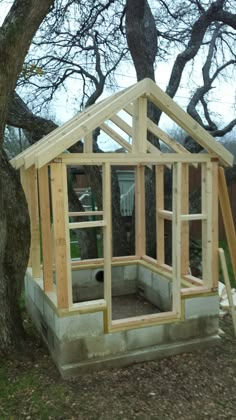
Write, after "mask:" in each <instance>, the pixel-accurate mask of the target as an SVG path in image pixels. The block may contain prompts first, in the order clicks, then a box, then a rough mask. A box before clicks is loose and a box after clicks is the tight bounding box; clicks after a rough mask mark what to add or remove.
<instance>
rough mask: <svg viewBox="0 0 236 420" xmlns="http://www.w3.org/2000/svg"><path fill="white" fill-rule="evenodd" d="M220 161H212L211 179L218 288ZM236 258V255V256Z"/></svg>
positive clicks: (214, 276)
mask: <svg viewBox="0 0 236 420" xmlns="http://www.w3.org/2000/svg"><path fill="white" fill-rule="evenodd" d="M218 168H219V167H218V162H217V161H213V162H212V168H211V179H212V197H211V211H212V219H211V220H212V226H211V235H212V260H211V261H212V265H211V271H212V287H213V288H218V281H219V254H218V246H219V190H218ZM235 258H236V257H235Z"/></svg>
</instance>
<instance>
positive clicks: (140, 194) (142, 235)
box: [135, 166, 146, 258]
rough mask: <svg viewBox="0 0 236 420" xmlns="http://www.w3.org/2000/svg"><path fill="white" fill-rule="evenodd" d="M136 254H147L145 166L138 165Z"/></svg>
mask: <svg viewBox="0 0 236 420" xmlns="http://www.w3.org/2000/svg"><path fill="white" fill-rule="evenodd" d="M135 249H136V251H135V255H137V256H138V257H139V258H141V257H142V256H143V255H145V254H146V217H145V167H144V166H137V167H136V173H135Z"/></svg>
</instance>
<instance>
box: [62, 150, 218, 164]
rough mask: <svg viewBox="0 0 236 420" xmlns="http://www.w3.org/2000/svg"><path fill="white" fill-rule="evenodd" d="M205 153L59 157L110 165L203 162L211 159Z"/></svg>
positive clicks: (99, 154)
mask: <svg viewBox="0 0 236 420" xmlns="http://www.w3.org/2000/svg"><path fill="white" fill-rule="evenodd" d="M211 157H212V155H207V154H198V153H192V154H184V153H183V154H177V153H160V154H158V153H155V154H154V153H153V154H151V153H86V154H85V153H83V154H81V153H65V154H61V155H60V156H59V158H60V159H61V160H62V162H63V163H65V164H67V165H79V164H81V165H101V164H102V163H105V162H110V164H111V165H125V166H126V165H132V166H133V165H138V164H143V165H146V164H152V165H156V164H161V165H168V164H172V163H175V162H184V163H193V162H195V163H198V162H200V163H204V162H209V161H210V160H211Z"/></svg>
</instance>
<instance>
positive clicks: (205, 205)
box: [202, 162, 217, 287]
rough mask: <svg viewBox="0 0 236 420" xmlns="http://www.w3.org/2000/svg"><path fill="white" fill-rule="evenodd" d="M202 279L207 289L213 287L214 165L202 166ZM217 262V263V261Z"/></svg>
mask: <svg viewBox="0 0 236 420" xmlns="http://www.w3.org/2000/svg"><path fill="white" fill-rule="evenodd" d="M202 213H203V214H206V215H207V219H206V220H203V221H202V278H203V284H204V286H206V287H212V263H213V260H212V164H211V162H208V163H206V164H203V165H202ZM216 262H217V261H216Z"/></svg>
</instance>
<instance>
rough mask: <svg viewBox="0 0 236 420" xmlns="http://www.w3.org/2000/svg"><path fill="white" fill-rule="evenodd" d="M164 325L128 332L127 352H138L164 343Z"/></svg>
mask: <svg viewBox="0 0 236 420" xmlns="http://www.w3.org/2000/svg"><path fill="white" fill-rule="evenodd" d="M163 332H164V329H163V325H155V326H153V327H145V328H139V329H135V330H129V331H126V341H127V350H136V349H141V348H144V347H150V346H155V345H157V344H161V343H163Z"/></svg>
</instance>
